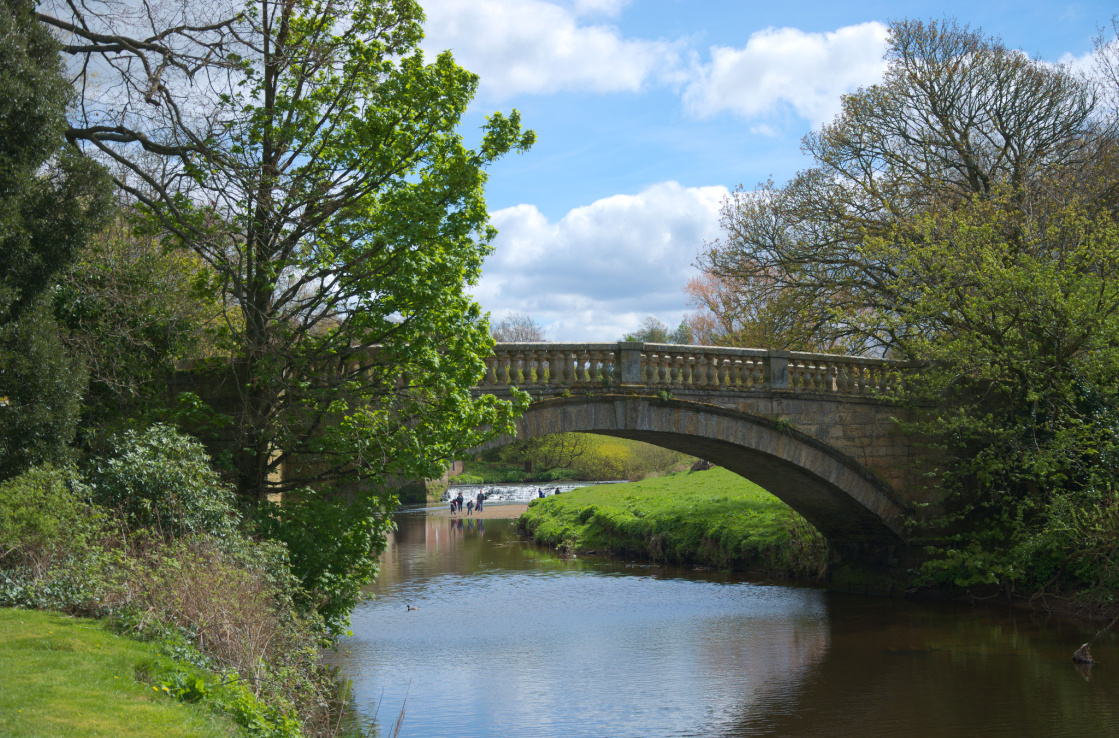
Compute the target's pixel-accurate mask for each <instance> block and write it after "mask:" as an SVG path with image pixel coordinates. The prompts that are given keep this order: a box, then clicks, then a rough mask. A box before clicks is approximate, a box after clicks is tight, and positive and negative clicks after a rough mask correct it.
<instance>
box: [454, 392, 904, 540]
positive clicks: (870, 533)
mask: <svg viewBox="0 0 1119 738" xmlns="http://www.w3.org/2000/svg"><path fill="white" fill-rule="evenodd" d="M568 432H579V433H596V434H599V435H607V436H617V437H621V438H630V439H633V440H637V441H644V442H646V443H651V444H654V445H657V446H663V447H665V448H670V449H674V450H677V451H682V452H684V453H687V454H690V455H692V456H698V457H700V458H703V459H707V460H708V461H710V462H712V463H714V464H717V465H719V466H722V467H725V468H727V469H729V470H730V471H732V472H735V473H736V474H738V475H740V476H743V477H745V478H747V479H749V480H750V481H752V482H755V483H756V484H759V485H760V486H762V487H763V488H765V489H766V490H768V491H769V492H771V493H772V494H773V495H775V496H776V497H778V498H779V499H781V500H783V501H784V502H785V503H786V504H788V505H789V506H790V507H792V508H793V509H794V510H796V511H797V512H798V513H800V514H801V515H802V516H804V518H805V519H806V520H808V522H810V523H811V524H812V525H813V526H815V527H816V529H817V530H819V531H820V532H821V533H822V534H823V535H824V537H825V538H827V539H828V542H829V543H830V544H832V547H833V550H836V549H837V548H847V549H860V548H866V547H873V548H880V547H881V546H889V547H893V546H895V545H897V544H901V543H902V542H903V540H904V537H905V535H904V533H905V528H904V521H905V518H906V516H907V514H909V512H910V510H909V509H908V505H906V504H905V503H904V502H903V501H902V500H900V499H899V498H898V497H897V495H896V494H895V493H894V491H893V490H892V489H891V488H890V487H889V485H887V484H886V483H885V482H883V481H882V480H880V479H879V478H878V477H876V476H875V475H874V474H873V473H872V472H871V471H869V470H868V469H866V468H865V467H863V466H862V465H861V464H859V463H858V462H856V461H855V460H854V459H852V458H850V457H849V456H847V455H846V454H844V453H842V452H841V451H838V450H837V449H835V448H832V447H831V446H828V445H827V444H825V443H823V442H821V441H819V440H817V439H815V438H813V437H811V436H809V435H807V434H805V433H801V432H799V431H797V430H795V429H793V428H789V427H784V426H783V425H782V424H781V423H779V422H777V421H774V420H771V419H769V418H763V417H759V416H756V415H751V414H749V413H745V412H741V411H739V410H732V409H728V408H722V407H718V406H715V405H708V404H704V403H698V402H689V401H686V400H675V399H661V398H659V397H647V396H631V395H596V396H587V397H555V398H551V399H547V400H543V401H540V402H536V403H533V404H532V405H531V406H530V407H529V409H528V410H527V411H526V412H525V413H524V415H522V416H521V417H520V418H519V419H518V420H517V436H516V438H514V437H512V436H499V437H497V438H494V439H492V440H491V441H489V442H487V443H486V444H483V445H481V446H479V447H477V449H475V450H477V451H482V450H486V449H490V448H496V447H499V446H503V445H505V444H507V443H510V442H512V441H514V440H516V439H517V438H520V439H524V438H534V437H537V436H543V435H549V434H552V433H568Z"/></svg>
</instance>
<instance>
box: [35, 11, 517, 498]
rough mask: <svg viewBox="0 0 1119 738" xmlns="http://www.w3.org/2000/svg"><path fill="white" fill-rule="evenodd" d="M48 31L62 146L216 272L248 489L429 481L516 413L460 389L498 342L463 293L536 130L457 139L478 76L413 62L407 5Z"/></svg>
mask: <svg viewBox="0 0 1119 738" xmlns="http://www.w3.org/2000/svg"><path fill="white" fill-rule="evenodd" d="M40 17H41V18H42V20H43V22H44V23H46V24H47V25H49V26H52V27H54V28H55V29H57V30H59V31H61V32H63V33H64V34H65V36H66V39H67V41H66V43H65V44H64V46H63V48H64V51H65V52H66V53H68V54H70V55H71V68H72V69H74V70H76V85H77V88H78V89H79V90H80V91H82V93H83V97H82V100H81V104H80V105H79V106H78V108H77V110H76V114H75V115H74V117H73V119H72V120H71V127H70V129H69V132H68V136H69V137H70V139H71V140H73V141H75V142H77V143H78V144H79V145H81V146H82V147H83V148H84V149H85V150H86V151H89V152H91V154H95V155H97V156H100V157H101V158H103V159H105V160H106V161H110V162H112V163H113V164H114V167H115V168H114V172H115V178H116V182H117V185H118V187H120V189H121V191H122V192H124V193H127V195H129V196H130V197H131V198H133V199H134V201H135V202H136V203H137V204H138V206H140V207H141V208H143V209H144V210H145V211H146V212H147V213H148V214H149V216H150V217H151V218H152V219H153V222H155V223H158V224H159V226H160V227H161V228H163V229H164V230H165V231H166V233H167V234H170V235H171V236H172V237H174V238H175V239H177V241H178V243H179V244H180V245H181V246H182V247H183V248H188V249H191V250H193V251H194V252H195V253H196V254H198V256H199V257H201V259H202V260H204V262H205V263H206V264H207V265H208V266H209V268H211V269H212V270H213V272H214V274H215V275H216V283H217V284H218V285H219V288H220V297H221V301H222V303H223V304H225V305H227V306H228V307H229V309H230V311H231V313H232V314H231V315H229V316H228V328H229V334H230V338H231V340H230V344H229V350H228V355H229V359H230V361H231V362H232V363H233V367H234V368H233V369H232V371H233V372H234V373H235V374H236V376H237V377H238V384H239V385H240V386H241V387H242V388H243V390H242V396H241V407H242V408H243V410H242V411H241V412H240V413H239V415H238V417H237V418H236V423H235V427H236V429H237V438H236V439H235V440H234V441H233V443H232V444H230V445H231V447H232V448H233V449H235V454H234V456H235V459H234V462H235V469H236V477H237V483H238V486H239V488H240V490H241V491H242V493H243V494H244V495H246V496H248V497H250V498H254V499H263V497H264V496H265V495H266V494H267V493H269V492H274V491H284V490H290V489H293V488H296V487H298V486H300V485H303V484H307V483H317V482H328V481H338V480H347V479H349V480H353V479H356V478H358V477H363V478H365V479H367V480H374V481H375V480H383V479H384V478H386V477H387V476H389V475H395V476H402V477H410V478H415V477H421V476H430V475H431V474H432V472H433V470H434V465H435V463H436V462H437V461H438V460H440V459H442V458H446V457H448V456H450V455H452V454H453V453H454V452H455V451H456V450H458V449H460V448H462V447H464V446H469V445H470V444H471V440H472V439H474V438H475V437H476V433H477V431H476V430H475V429H476V428H479V427H483V426H488V427H492V428H498V427H501V426H502V424H503V423H505V422H506V421H508V419H509V417H510V412H511V410H512V407H511V406H510V405H509V404H508V403H501V402H494V401H492V400H475V399H472V398H471V396H470V393H469V388H470V387H471V386H472V385H473V384H474V382H475V380H476V379H477V378H478V377H479V376H481V373H482V372H483V364H482V361H481V357H482V355H483V354H485V353H486V352H488V351H489V348H490V338H489V335H488V331H487V328H486V324H485V321H484V319H483V317H482V315H481V312H480V310H479V309H478V307H477V305H476V304H475V303H474V302H473V301H472V300H471V299H470V298H469V296H468V295H467V294H466V293H465V292H464V287H465V286H466V285H468V284H470V283H472V282H474V281H475V280H476V279H477V278H478V276H479V271H480V269H481V264H482V259H483V257H484V256H485V254H486V253H487V252H488V250H489V243H490V241H491V240H492V238H493V237H494V234H495V232H494V230H493V229H492V228H491V227H490V226H489V225H488V214H487V211H486V207H485V201H484V199H483V187H484V184H485V181H486V175H485V168H486V167H487V165H489V164H490V163H492V162H493V161H494V160H496V159H497V158H499V157H501V156H502V155H504V154H506V153H508V152H509V151H511V150H522V151H523V150H525V149H527V148H528V147H529V146H530V145H531V144H532V142H533V134H532V133H531V132H524V131H522V130H521V125H520V119H519V116H518V114H517V113H516V112H515V111H514V112H513V113H512V114H510V115H509V116H505V115H502V114H500V113H496V114H494V115H493V116H491V117H490V119H489V122H488V124H487V125H486V127H485V130H484V131H483V132H482V137H481V141H480V143H479V144H478V146H477V147H476V148H473V149H471V148H468V147H467V146H466V145H465V143H464V141H463V140H462V137H461V135H460V134H459V132H458V131H457V127H458V124H459V120H460V118H461V116H462V114H463V112H464V111H465V110H466V106H467V105H468V104H469V102H470V100H471V98H472V96H473V94H474V91H475V89H476V87H477V78H476V77H475V75H473V74H471V73H469V72H467V71H466V70H464V69H462V68H461V67H459V66H458V65H457V64H455V62H454V60H453V58H452V57H451V55H450V54H449V53H443V54H440V55H439V56H437V57H436V58H435V59H433V60H431V61H428V60H426V59H425V58H424V56H423V53H422V52H421V51H420V49H419V46H418V44H419V41H420V39H421V38H422V27H421V24H422V22H423V14H422V11H421V10H420V8H419V6H418V5H417V4H416V3H415V2H412V0H343V1H340V2H316V1H313V0H300V1H298V2H290V3H271V2H267V0H263V1H257V2H249V3H247V4H246V5H245V6H243V7H236V8H226V7H224V6H222V5H221V4H206V5H197V6H194V5H192V6H181V7H180V6H174V7H172V6H170V5H160V4H152V3H142V4H141V5H140V6H137V7H136V8H135V9H133V10H132V11H128V12H124V13H123V14H122V13H121V12H120V9H119V8H118V7H117V6H116V5H112V4H109V3H97V2H95V3H85V4H82V5H81V6H76V5H72V4H62V3H57V4H55V5H51V6H46V7H45V9H44V10H43V12H42V13H41V14H40ZM95 73H96V74H97V75H98V77H97V80H96V84H97V88H96V89H95V88H94V84H95V80H94V77H93V75H94V74H95ZM107 77H108V78H110V79H111V80H112V81H111V82H109V81H105V80H106V78H107ZM107 89H108V90H111V91H112V92H111V94H104V92H103V91H104V90H107ZM280 469H282V470H283V474H282V476H281V475H279V474H277V472H278V471H279V470H280Z"/></svg>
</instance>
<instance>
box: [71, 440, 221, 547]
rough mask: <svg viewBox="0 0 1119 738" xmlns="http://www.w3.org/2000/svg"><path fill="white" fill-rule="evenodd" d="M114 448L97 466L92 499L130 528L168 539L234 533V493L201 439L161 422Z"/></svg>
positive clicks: (92, 473)
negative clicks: (212, 463)
mask: <svg viewBox="0 0 1119 738" xmlns="http://www.w3.org/2000/svg"><path fill="white" fill-rule="evenodd" d="M113 446H114V448H113V455H112V456H111V457H109V458H106V459H100V460H98V461H96V462H94V463H93V464H92V467H91V470H90V482H91V487H92V491H93V499H94V500H95V501H96V502H97V503H99V504H101V505H105V506H106V507H108V508H110V509H112V510H115V511H117V512H118V513H119V514H121V515H122V516H123V517H124V519H125V520H126V521H127V523H128V525H129V527H132V528H147V527H152V528H156V529H158V530H160V531H162V532H163V533H165V534H167V535H184V534H188V533H208V534H211V535H216V536H229V535H232V534H233V533H234V532H235V530H236V527H237V521H238V515H237V513H236V510H235V507H234V498H233V493H232V491H231V490H230V489H229V488H228V487H227V486H226V485H225V484H223V483H222V482H221V480H220V478H219V476H218V474H217V472H215V471H214V470H213V468H212V467H211V466H210V459H209V456H208V455H207V454H206V450H205V449H204V448H203V447H202V444H200V443H199V442H198V441H196V440H194V439H193V438H191V437H189V436H186V435H183V434H182V433H180V432H179V431H177V430H175V429H174V428H172V427H171V426H168V425H164V424H162V423H157V424H155V425H153V426H151V427H150V428H148V429H147V430H146V431H144V432H143V433H136V432H135V431H127V432H126V433H124V434H123V435H122V436H120V437H119V438H118V439H117V440H116V442H115V443H114V444H113Z"/></svg>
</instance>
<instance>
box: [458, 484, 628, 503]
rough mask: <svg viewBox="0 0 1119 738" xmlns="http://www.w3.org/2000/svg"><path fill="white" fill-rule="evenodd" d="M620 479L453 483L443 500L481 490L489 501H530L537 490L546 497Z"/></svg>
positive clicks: (535, 495)
mask: <svg viewBox="0 0 1119 738" xmlns="http://www.w3.org/2000/svg"><path fill="white" fill-rule="evenodd" d="M624 481H625V480H624V479H620V480H617V481H612V482H539V483H537V482H524V483H521V484H452V485H450V486H449V487H447V491H446V492H444V493H443V497H442V500H443V502H449V501H450V499H451V497H454V496H457V495H458V493H459V492H462V496H463V497H465V498H466V499H474V498H476V497H477V496H478V493H479V492H481V493H482V494H484V495H485V496H486V501H487V502H529V501H531V500H535V499H536V498H537V497H538V496H539V495H538V494H537V490H541V489H542V490H544V495H545V496H546V497H551V496H552V495H554V494H555V493H556V490H557V489H558V490H559V491H560V492H568V491H570V490H573V489H578V488H579V487H590V486H592V485H596V484H619V483H620V482H624Z"/></svg>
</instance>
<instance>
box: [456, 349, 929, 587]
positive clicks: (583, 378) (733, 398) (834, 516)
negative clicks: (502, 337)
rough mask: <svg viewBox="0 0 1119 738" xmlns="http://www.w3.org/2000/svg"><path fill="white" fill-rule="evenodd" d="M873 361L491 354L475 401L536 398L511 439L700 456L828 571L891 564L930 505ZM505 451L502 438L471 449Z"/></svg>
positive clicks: (886, 369)
mask: <svg viewBox="0 0 1119 738" xmlns="http://www.w3.org/2000/svg"><path fill="white" fill-rule="evenodd" d="M909 368H910V367H909V366H908V365H905V364H902V363H898V362H891V361H887V360H882V359H867V358H860V357H850V356H837V355H830V354H811V353H798V352H787V351H767V350H764V349H738V348H718V347H709V346H679V345H672V344H651V343H602V344H572V343H499V344H498V345H497V346H496V348H495V351H494V355H493V356H492V357H490V358H489V359H488V360H487V372H486V376H485V379H484V380H483V381H482V383H481V384H480V385H479V386H478V387H477V388H476V390H475V392H477V393H486V394H494V395H498V396H502V395H504V396H509V395H510V390H511V388H513V387H516V388H518V389H521V390H524V391H526V392H528V393H529V394H530V395H531V396H532V399H533V403H532V405H531V406H530V407H529V409H528V411H527V412H526V413H525V414H524V416H522V417H521V418H520V419H519V420H518V421H517V437H519V438H531V437H534V436H541V435H547V434H549V433H562V432H570V431H577V432H584V433H598V434H602V435H608V436H618V437H621V438H631V439H634V440H638V441H645V442H647V443H652V444H656V445H658V446H663V447H665V448H671V449H675V450H677V451H682V452H685V453H688V454H691V455H693V456H698V457H700V458H703V459H707V460H708V461H711V462H712V463H715V464H718V465H719V466H723V467H726V468H727V469H730V470H731V471H733V472H735V473H737V474H740V475H741V476H743V477H746V478H747V479H750V480H751V481H753V482H756V483H757V484H759V485H761V486H762V487H764V488H765V489H767V490H768V491H770V492H771V493H773V494H774V495H776V496H777V497H779V498H780V499H782V500H784V501H785V502H786V503H788V504H789V505H790V506H791V507H792V508H793V509H795V510H796V511H797V512H799V513H800V514H801V515H803V516H804V517H805V518H806V519H807V520H808V521H809V522H810V523H812V525H814V526H815V527H816V528H817V529H818V530H819V531H820V532H821V533H823V534H824V536H825V537H826V538H827V539H828V541H829V544H830V545H831V548H832V550H833V553H834V554H835V558H833V561H838V560H842V559H847V560H854V559H858V560H861V561H863V562H867V561H868V560H870V561H876V562H878V563H879V564H880V565H887V566H888V565H892V564H896V563H897V561H896V559H897V557H898V555H899V554H900V553H901V548H902V547H903V546H904V543H905V540H906V526H905V523H906V520H907V519H908V518H911V517H912V516H913V515H914V512H915V510H916V509H917V506H918V504H919V503H924V502H929V501H931V500H934V499H935V497H936V490H935V489H932V488H930V487H929V486H928V482H927V477H926V476H925V474H924V471H925V466H927V464H928V463H929V460H928V459H927V452H926V451H925V449H923V448H922V446H921V445H920V444H919V442H918V440H917V439H914V438H912V437H911V436H909V435H907V434H905V433H903V432H902V431H901V429H900V428H899V425H898V421H899V420H905V419H906V413H907V411H906V410H905V409H904V408H902V407H901V406H900V405H899V404H898V403H897V402H896V401H894V400H893V399H892V398H893V397H894V396H895V395H896V394H897V393H898V391H899V389H901V388H902V386H903V385H902V382H903V381H904V377H905V374H906V370H907V369H909ZM512 440H514V438H513V437H509V436H502V437H498V438H496V439H494V440H492V441H490V442H489V443H487V444H485V445H484V446H481V447H479V449H477V450H483V449H486V448H493V447H497V446H501V445H504V444H506V443H509V442H510V441H512Z"/></svg>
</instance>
